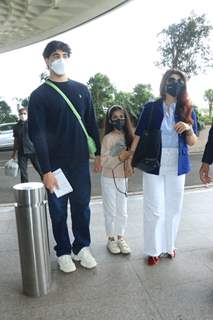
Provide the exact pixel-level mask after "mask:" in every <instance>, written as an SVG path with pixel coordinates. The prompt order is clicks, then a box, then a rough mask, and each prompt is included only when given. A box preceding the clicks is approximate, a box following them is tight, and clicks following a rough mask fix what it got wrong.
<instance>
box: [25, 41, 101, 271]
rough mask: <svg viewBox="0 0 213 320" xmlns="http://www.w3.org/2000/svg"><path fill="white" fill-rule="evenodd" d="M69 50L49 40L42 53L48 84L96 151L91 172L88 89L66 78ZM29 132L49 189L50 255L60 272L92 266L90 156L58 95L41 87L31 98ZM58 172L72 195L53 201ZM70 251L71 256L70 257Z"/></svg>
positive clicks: (95, 132) (92, 116)
mask: <svg viewBox="0 0 213 320" xmlns="http://www.w3.org/2000/svg"><path fill="white" fill-rule="evenodd" d="M70 54H71V50H70V47H69V46H68V45H67V44H66V43H63V42H61V41H51V42H50V43H48V44H47V46H46V48H45V49H44V52H43V57H44V59H45V62H46V65H47V68H48V69H49V80H50V81H52V82H53V83H54V84H55V85H56V86H58V87H59V88H60V89H61V90H62V91H63V92H64V93H65V95H66V96H67V97H68V98H69V100H70V101H71V102H72V104H73V105H74V107H75V109H76V110H77V111H78V113H79V114H80V115H81V119H82V121H83V123H84V125H85V127H86V129H87V131H88V133H89V135H90V136H91V137H92V138H93V139H94V141H95V143H96V147H97V153H96V154H97V157H96V160H95V169H96V170H98V166H99V164H100V157H99V154H100V142H99V133H98V128H97V124H96V120H95V114H94V109H93V104H92V99H91V95H90V93H89V91H88V88H87V87H86V86H85V85H83V84H81V83H79V82H76V81H74V80H70V78H69V76H68V75H67V67H68V63H69V58H70ZM29 132H30V137H31V138H32V140H33V143H34V145H35V149H36V152H37V154H38V158H39V162H40V165H41V168H42V172H43V182H44V185H45V186H46V188H47V190H48V202H49V210H50V217H51V221H52V228H53V234H54V238H55V241H56V246H55V251H56V255H57V257H58V264H59V268H60V270H62V271H63V272H72V271H75V270H76V266H75V264H74V262H73V261H72V258H73V259H74V260H76V261H80V264H81V265H82V266H83V267H85V268H88V269H90V268H94V267H96V265H97V263H96V261H95V259H94V257H93V256H92V254H91V252H90V250H89V246H90V229H89V225H90V208H89V202H90V194H91V183H90V172H89V152H88V145H87V139H86V136H85V133H84V132H83V130H82V127H81V126H80V123H79V121H78V120H77V119H76V117H75V115H74V114H73V112H72V111H71V109H70V107H69V106H68V104H67V103H66V102H65V100H64V99H63V97H62V96H61V95H60V94H59V93H58V92H56V91H55V90H54V89H53V88H51V87H50V86H48V85H47V84H45V83H43V84H42V85H41V86H40V87H38V88H37V89H36V90H35V91H33V93H32V94H31V97H30V102H29ZM59 168H61V169H62V171H63V173H64V174H65V176H66V178H67V179H68V181H69V182H70V184H71V185H72V187H73V192H71V193H69V194H67V195H64V196H62V197H60V198H57V197H56V195H55V193H54V189H55V188H57V187H58V184H57V180H56V178H55V176H54V174H53V171H54V170H56V169H59ZM68 201H69V202H70V209H71V218H72V231H73V236H74V241H73V243H72V244H71V242H70V237H69V232H68V227H67V204H68ZM71 251H72V258H71V255H70V254H71Z"/></svg>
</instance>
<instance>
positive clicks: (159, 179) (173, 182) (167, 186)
mask: <svg viewBox="0 0 213 320" xmlns="http://www.w3.org/2000/svg"><path fill="white" fill-rule="evenodd" d="M177 157H178V153H177V150H176V149H165V148H163V149H162V157H161V169H160V174H159V175H158V176H157V175H153V174H148V173H144V174H143V188H144V189H143V190H144V206H143V210H144V253H145V254H147V255H149V256H159V255H160V254H161V253H170V254H172V253H173V250H174V249H175V240H176V236H177V231H178V227H179V223H180V218H181V211H182V204H183V194H184V184H185V174H183V175H180V176H178V175H177Z"/></svg>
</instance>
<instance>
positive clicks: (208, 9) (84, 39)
mask: <svg viewBox="0 0 213 320" xmlns="http://www.w3.org/2000/svg"><path fill="white" fill-rule="evenodd" d="M211 3H212V0H187V1H186V0H179V1H178V2H175V1H171V0H161V1H156V0H149V1H143V0H132V1H129V2H128V3H127V4H125V5H123V6H121V7H120V8H118V9H116V10H113V11H111V12H110V13H108V14H106V15H103V16H101V17H99V18H97V19H94V20H93V21H91V22H88V23H86V24H84V25H82V26H80V27H78V28H75V29H73V30H70V31H68V32H66V33H63V34H60V35H58V36H55V37H53V38H50V39H48V40H45V41H42V42H39V43H36V44H34V45H31V46H27V47H25V48H21V49H17V50H13V51H10V52H7V53H3V54H0V70H1V78H0V97H1V98H4V99H5V100H6V101H7V102H8V103H9V104H10V106H11V107H12V110H13V111H15V109H16V108H15V100H14V99H13V98H14V97H18V98H25V97H27V96H29V95H30V93H31V92H32V91H33V90H34V89H35V88H36V87H37V86H39V85H40V77H39V76H40V74H41V73H42V72H44V71H45V70H46V66H45V63H44V60H43V58H42V52H43V49H44V47H45V46H46V44H47V43H48V42H49V41H51V40H53V39H56V40H61V41H64V42H66V43H68V44H69V45H70V47H71V49H72V55H71V58H70V70H69V76H70V78H71V79H73V80H76V81H80V82H83V83H85V84H86V83H87V81H88V80H89V78H90V77H91V76H94V75H95V73H97V72H101V73H102V74H105V75H107V76H108V77H109V79H110V81H111V83H112V84H113V85H114V86H115V87H116V88H117V89H118V90H122V91H129V92H131V91H132V90H133V88H134V87H135V85H137V84H138V83H142V84H150V85H151V87H152V91H153V93H154V95H155V96H158V94H159V83H160V80H161V78H162V75H163V73H164V72H165V71H166V69H160V68H159V67H156V66H155V64H154V62H155V61H157V60H159V56H158V52H157V48H158V38H157V34H158V33H159V32H160V31H161V30H162V29H164V28H167V27H168V26H169V25H170V24H172V23H178V22H180V20H181V19H182V18H186V17H188V16H189V15H190V14H191V13H192V11H193V12H194V13H195V14H197V15H200V14H203V13H205V14H206V16H207V20H208V22H209V23H210V24H211V25H213V10H212V6H211ZM211 42H212V47H213V36H212V41H211ZM210 88H213V68H212V69H210V70H208V71H207V72H206V73H205V74H200V75H198V76H194V77H192V78H191V79H190V80H189V82H188V91H189V95H190V98H191V99H192V101H193V103H194V104H196V105H199V107H201V108H204V107H206V108H207V103H206V102H205V101H204V100H203V94H204V91H205V90H206V89H210Z"/></svg>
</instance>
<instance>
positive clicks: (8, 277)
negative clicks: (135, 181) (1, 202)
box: [0, 188, 213, 320]
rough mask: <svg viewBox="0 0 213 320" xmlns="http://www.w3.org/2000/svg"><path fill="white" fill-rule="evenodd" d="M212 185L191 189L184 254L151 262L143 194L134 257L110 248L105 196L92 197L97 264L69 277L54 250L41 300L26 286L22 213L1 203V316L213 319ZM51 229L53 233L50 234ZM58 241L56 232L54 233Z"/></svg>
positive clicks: (180, 245)
mask: <svg viewBox="0 0 213 320" xmlns="http://www.w3.org/2000/svg"><path fill="white" fill-rule="evenodd" d="M212 195H213V189H212V188H211V189H206V188H203V189H200V190H194V191H185V198H184V208H183V218H182V221H181V226H180V232H179V235H178V240H177V257H176V258H175V259H174V260H169V259H165V258H164V259H162V260H161V262H160V264H158V265H157V266H155V267H148V266H147V265H146V263H145V259H144V257H143V237H142V220H143V219H142V203H143V197H142V196H131V197H129V203H128V205H129V207H128V212H129V222H128V230H127V238H128V241H129V244H130V245H131V248H132V254H131V255H130V256H126V257H125V256H121V255H119V256H112V255H110V253H109V252H108V251H107V250H106V246H105V245H106V239H105V236H104V221H103V213H102V206H101V201H99V200H93V201H92V202H91V208H92V221H91V233H92V240H93V244H92V251H93V253H94V255H95V257H96V259H97V261H98V267H97V268H96V269H94V270H90V271H88V270H85V269H83V268H81V267H80V266H78V267H77V271H76V272H74V273H72V274H69V275H64V274H63V273H61V272H60V271H59V270H58V268H57V263H56V258H55V255H54V252H53V250H52V252H51V260H52V278H53V281H52V287H51V291H50V293H49V294H48V295H47V296H45V297H42V298H29V297H26V296H24V295H23V294H22V292H21V275H20V265H19V253H18V247H17V236H16V224H15V214H14V209H13V208H12V207H1V208H0V265H1V269H0V288H1V290H0V319H1V320H76V319H81V320H96V319H97V320H105V319H107V320H108V319H113V320H167V319H168V320H212V319H213V232H212V230H213V214H212V208H213V196H212ZM50 234H51V235H52V233H51V232H50ZM50 241H51V247H53V238H52V236H51V239H50Z"/></svg>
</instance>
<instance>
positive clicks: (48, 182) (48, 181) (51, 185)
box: [43, 171, 58, 193]
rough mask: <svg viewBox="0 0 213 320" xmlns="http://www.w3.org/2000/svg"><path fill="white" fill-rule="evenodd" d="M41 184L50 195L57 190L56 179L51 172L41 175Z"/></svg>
mask: <svg viewBox="0 0 213 320" xmlns="http://www.w3.org/2000/svg"><path fill="white" fill-rule="evenodd" d="M43 183H44V185H45V187H46V188H47V189H48V190H49V191H50V192H51V193H53V192H54V190H55V189H58V182H57V179H56V178H55V176H54V174H53V173H52V172H51V171H49V172H47V173H45V174H44V175H43Z"/></svg>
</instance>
